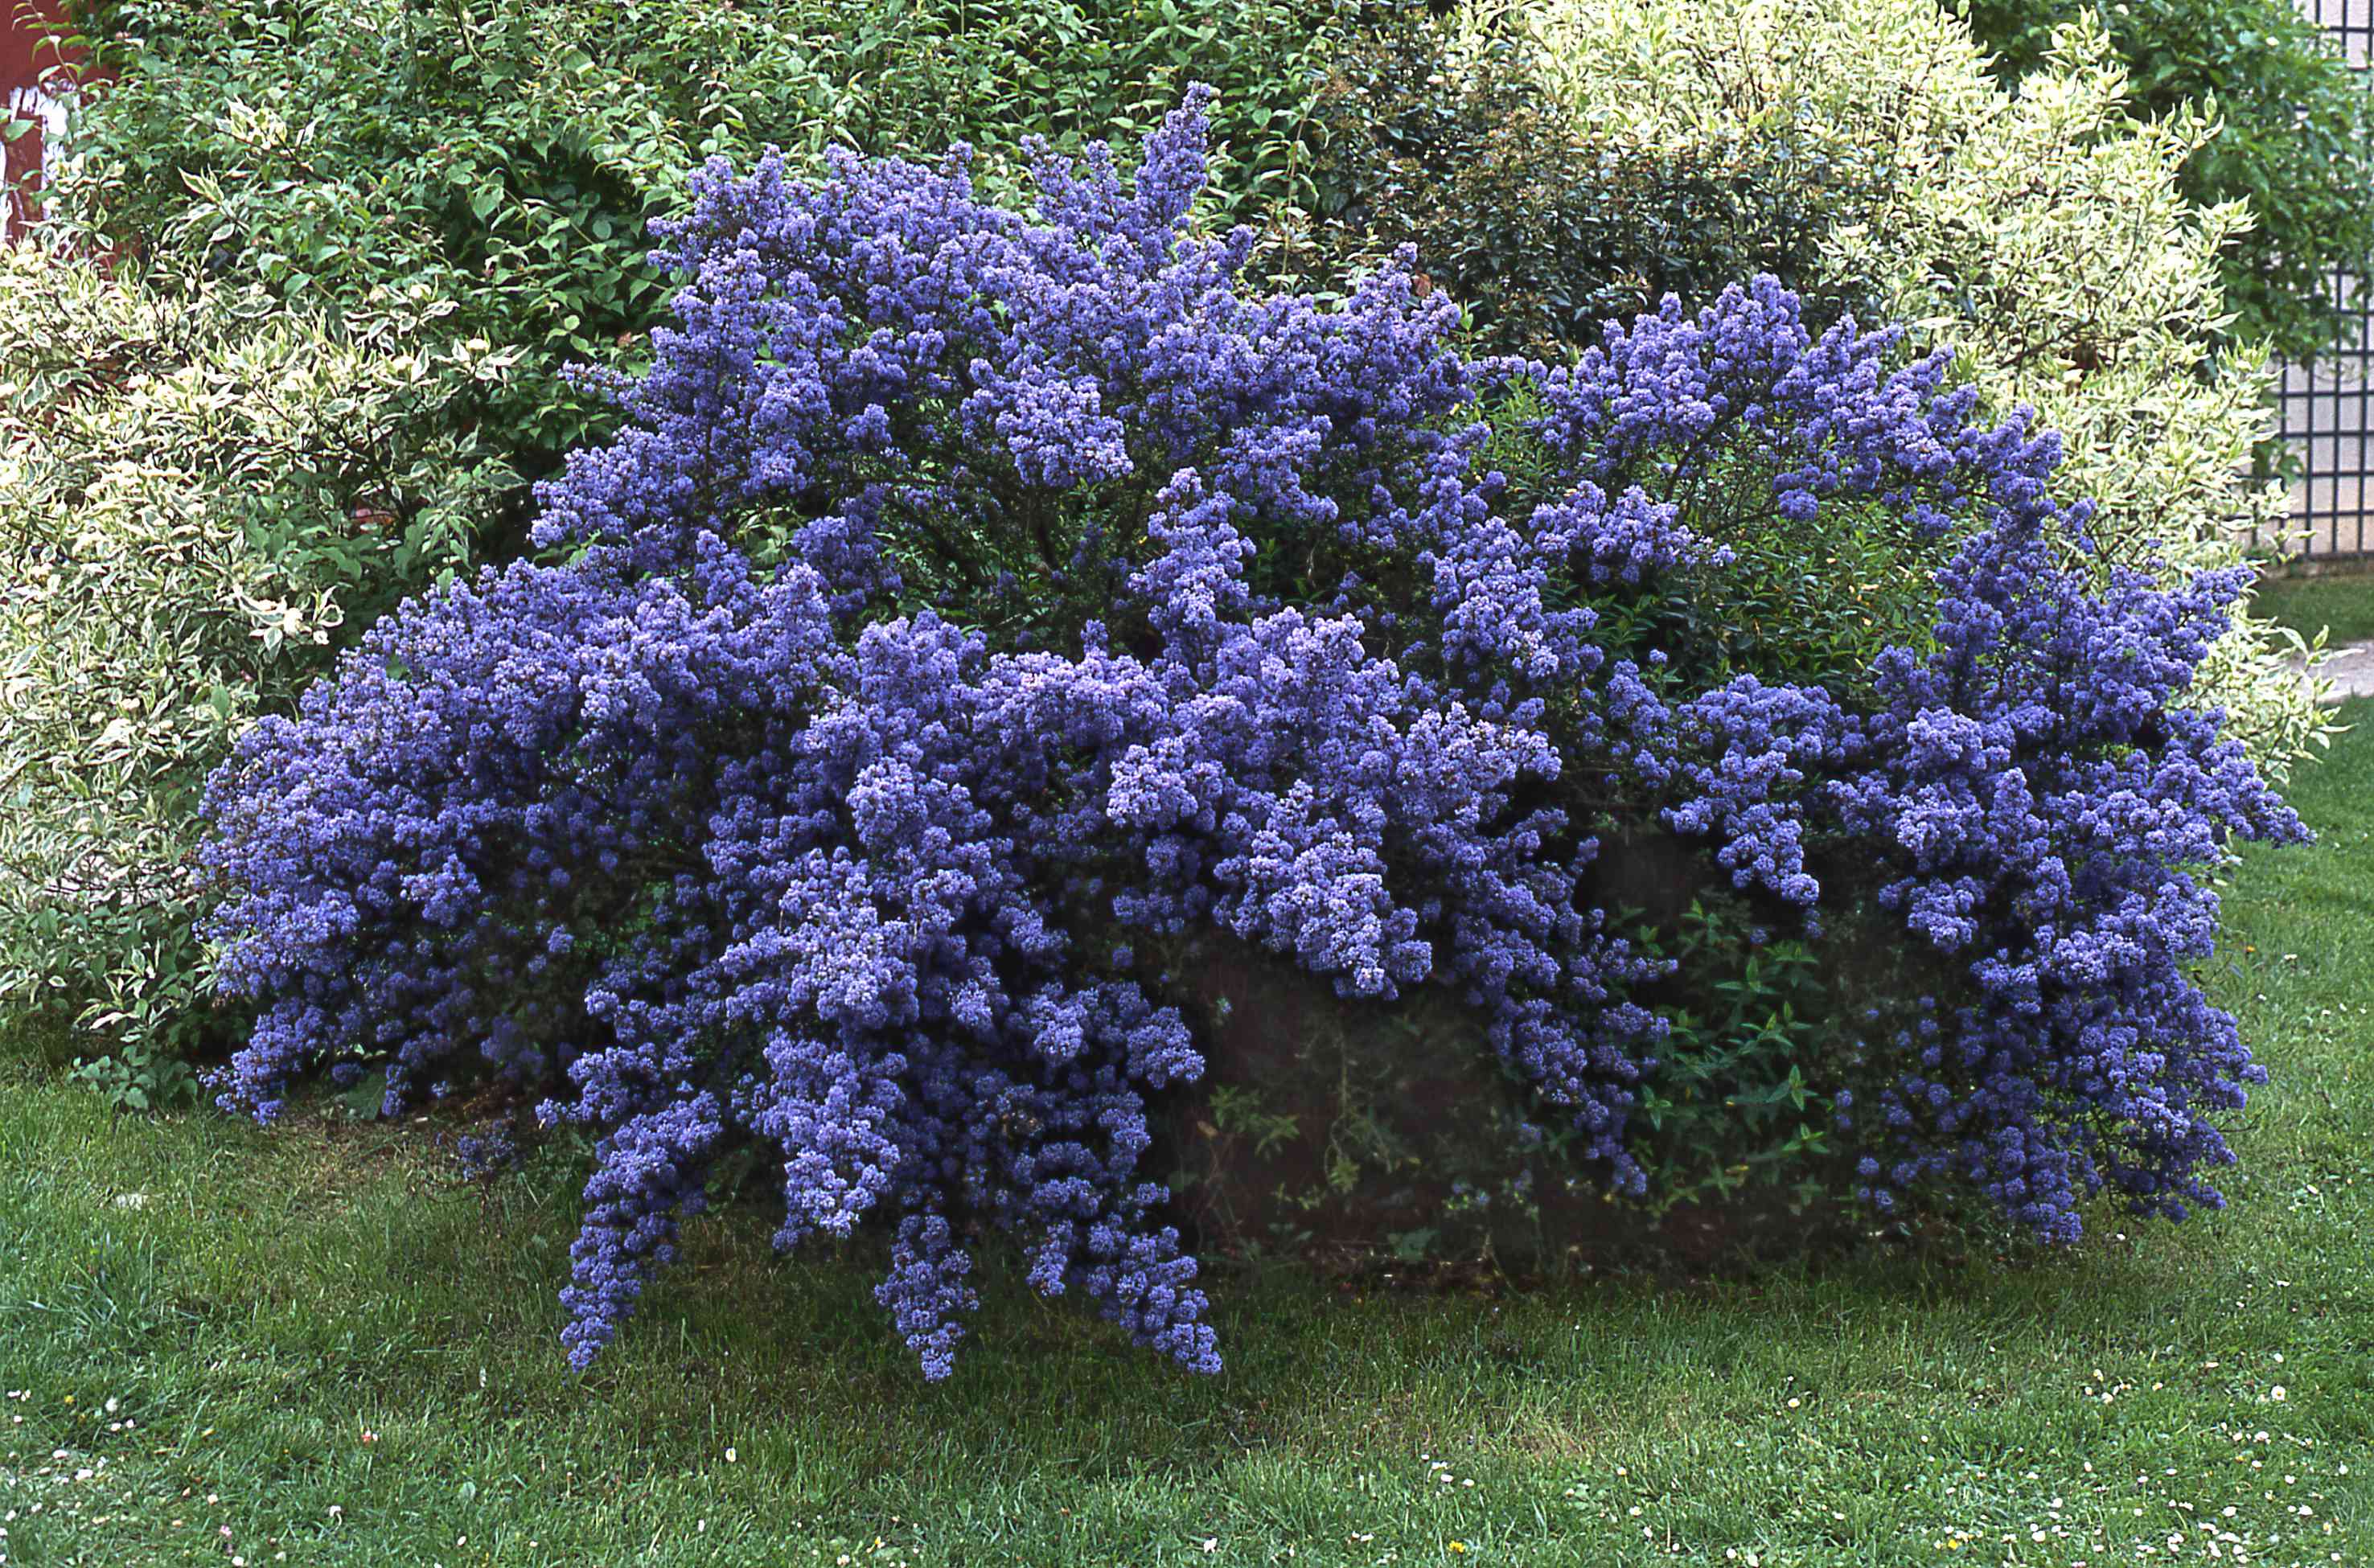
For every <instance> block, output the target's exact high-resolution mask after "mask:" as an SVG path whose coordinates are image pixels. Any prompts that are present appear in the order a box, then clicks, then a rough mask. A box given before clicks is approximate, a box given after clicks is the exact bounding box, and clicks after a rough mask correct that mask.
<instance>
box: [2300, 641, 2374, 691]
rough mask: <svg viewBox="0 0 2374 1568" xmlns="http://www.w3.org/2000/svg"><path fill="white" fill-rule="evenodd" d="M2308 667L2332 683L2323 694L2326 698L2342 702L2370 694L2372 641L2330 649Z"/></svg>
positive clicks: (2373, 672)
mask: <svg viewBox="0 0 2374 1568" xmlns="http://www.w3.org/2000/svg"><path fill="white" fill-rule="evenodd" d="M2312 668H2313V669H2314V670H2315V671H2316V673H2317V674H2319V675H2321V676H2322V677H2323V678H2324V679H2325V680H2328V681H2330V682H2332V683H2333V689H2332V690H2331V691H2329V692H2327V693H2326V694H2325V698H2324V700H2325V701H2327V702H2342V701H2345V700H2347V699H2348V698H2350V697H2353V696H2374V642H2360V643H2356V644H2353V645H2351V646H2350V647H2347V648H2338V649H2333V651H2332V652H2330V653H2327V654H2326V655H2325V656H2324V657H2323V658H2321V659H2320V660H2318V661H2316V663H2315V664H2314V665H2313V666H2312Z"/></svg>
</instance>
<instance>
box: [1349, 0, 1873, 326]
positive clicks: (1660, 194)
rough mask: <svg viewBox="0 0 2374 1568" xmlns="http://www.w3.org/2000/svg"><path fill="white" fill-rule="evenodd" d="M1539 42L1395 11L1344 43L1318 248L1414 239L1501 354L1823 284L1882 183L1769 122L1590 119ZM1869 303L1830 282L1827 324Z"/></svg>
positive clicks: (1368, 256)
mask: <svg viewBox="0 0 2374 1568" xmlns="http://www.w3.org/2000/svg"><path fill="white" fill-rule="evenodd" d="M1536 55H1537V49H1536V46H1535V45H1534V42H1533V41H1531V40H1530V39H1527V38H1525V37H1523V36H1522V35H1520V34H1518V33H1516V32H1514V31H1510V30H1491V31H1483V30H1478V31H1476V32H1475V33H1473V34H1472V35H1471V34H1466V33H1463V31H1462V30H1461V29H1458V28H1456V27H1454V26H1452V25H1450V24H1446V23H1443V22H1441V21H1439V20H1437V19H1435V18H1432V17H1431V16H1430V15H1428V14H1427V13H1425V12H1422V11H1421V12H1418V13H1416V14H1410V13H1395V14H1393V15H1392V16H1390V17H1388V18H1385V19H1384V20H1382V21H1381V22H1378V23H1376V24H1374V25H1372V26H1370V27H1369V28H1366V29H1362V30H1361V31H1360V32H1359V33H1358V34H1357V36H1356V37H1354V38H1353V39H1351V40H1349V41H1346V44H1345V45H1344V46H1343V47H1342V48H1341V49H1340V50H1339V51H1338V53H1337V56H1336V65H1335V70H1334V74H1333V75H1332V76H1331V77H1330V80H1329V88H1328V92H1327V95H1326V97H1325V99H1324V100H1323V102H1322V110H1321V123H1322V126H1323V128H1324V131H1325V137H1324V148H1325V152H1324V156H1323V158H1322V161H1321V164H1320V170H1319V178H1318V190H1317V199H1318V216H1319V222H1318V223H1317V225H1316V226H1315V233H1316V234H1317V236H1318V249H1319V251H1320V252H1321V254H1322V257H1323V258H1324V259H1325V261H1326V262H1327V263H1330V264H1331V266H1332V267H1333V268H1334V270H1338V271H1341V270H1343V269H1344V268H1346V266H1357V265H1359V264H1360V263H1363V262H1373V261H1374V260H1375V259H1377V258H1379V257H1381V255H1382V254H1384V253H1385V252H1388V251H1390V250H1391V249H1392V248H1393V247H1394V246H1396V245H1401V244H1405V243H1406V244H1415V245H1416V246H1417V248H1418V253H1419V262H1420V264H1421V266H1422V267H1423V268H1424V270H1425V272H1426V275H1428V277H1429V278H1431V279H1433V280H1434V281H1436V282H1437V283H1440V284H1441V285H1442V286H1443V287H1447V288H1448V289H1450V290H1451V294H1452V296H1453V297H1454V298H1457V299H1458V300H1459V301H1460V303H1461V304H1462V305H1463V306H1464V307H1465V308H1466V309H1467V310H1468V312H1469V315H1470V319H1471V321H1472V322H1473V323H1474V325H1475V327H1476V329H1477V330H1478V332H1479V333H1480V335H1481V336H1482V338H1483V340H1484V341H1485V342H1486V343H1487V345H1490V346H1492V347H1494V348H1498V349H1506V350H1510V351H1512V352H1521V353H1526V354H1534V355H1540V356H1544V357H1552V358H1556V357H1563V354H1564V353H1565V351H1566V346H1567V345H1574V344H1578V343H1589V342H1592V341H1594V340H1595V339H1596V338H1597V336H1598V333H1599V328H1600V324H1601V323H1602V322H1608V321H1616V320H1626V319H1628V318H1630V317H1631V316H1633V315H1636V314H1638V313H1639V312H1640V311H1642V310H1653V309H1655V308H1656V306H1657V304H1658V302H1659V301H1661V300H1662V299H1663V298H1664V297H1665V296H1666V295H1668V294H1678V295H1680V296H1681V297H1682V298H1683V299H1685V300H1686V301H1687V302H1689V303H1691V304H1693V305H1696V304H1700V303H1704V302H1706V301H1708V300H1710V299H1712V298H1714V297H1715V296H1716V295H1718V294H1720V293H1721V292H1722V289H1723V287H1724V286H1725V285H1727V284H1732V283H1736V282H1738V281H1740V280H1741V279H1743V278H1747V277H1752V276H1754V275H1757V274H1759V273H1771V274H1774V275H1779V276H1782V277H1786V278H1790V279H1792V280H1793V281H1797V282H1801V283H1804V284H1807V285H1816V284H1817V283H1818V282H1819V281H1820V280H1818V279H1817V277H1816V273H1817V269H1816V261H1817V259H1818V256H1819V247H1820V244H1821V241H1822V239H1823V237H1824V235H1826V234H1827V233H1828V229H1829V227H1830V225H1831V224H1832V223H1833V222H1835V221H1836V220H1837V216H1838V215H1839V213H1840V212H1842V211H1849V210H1853V209H1858V208H1860V207H1862V206H1863V205H1867V204H1868V196H1867V194H1866V193H1864V192H1863V189H1862V187H1863V183H1864V181H1866V180H1867V178H1868V177H1869V175H1870V173H1871V172H1872V171H1871V170H1868V169H1866V168H1864V167H1862V166H1861V165H1859V164H1858V162H1857V161H1856V159H1855V158H1853V157H1852V156H1851V149H1850V151H1849V153H1848V155H1846V156H1832V153H1833V149H1831V148H1828V147H1826V146H1796V145H1792V141H1791V140H1790V139H1789V138H1787V137H1785V136H1782V135H1777V134H1775V133H1774V131H1773V130H1772V129H1771V128H1769V127H1766V126H1757V125H1743V126H1737V127H1726V128H1725V129H1726V132H1727V133H1728V134H1726V135H1724V136H1722V137H1721V138H1710V139H1708V140H1704V141H1700V142H1697V143H1692V144H1679V143H1663V144H1661V143H1657V142H1653V141H1650V140H1648V139H1645V138H1638V137H1632V136H1628V135H1621V134H1611V133H1608V132H1605V131H1603V130H1600V129H1597V128H1594V127H1592V126H1589V125H1583V124H1578V123H1575V122H1574V121H1573V120H1572V118H1571V117H1570V116H1569V115H1568V114H1567V113H1565V112H1564V110H1563V107H1562V105H1561V103H1560V101H1559V100H1558V99H1557V97H1556V96H1555V95H1554V94H1553V93H1552V92H1551V91H1550V90H1549V89H1548V88H1547V87H1546V86H1545V82H1544V80H1543V75H1542V71H1541V62H1540V61H1539V60H1538V59H1537V58H1536ZM1850 303H1851V301H1850V299H1849V298H1847V296H1845V295H1844V294H1841V293H1839V292H1838V291H1836V290H1830V291H1828V292H1824V291H1822V290H1821V289H1819V288H1818V287H1816V288H1814V290H1813V291H1812V292H1811V293H1810V294H1809V297H1808V299H1807V304H1808V307H1809V310H1810V313H1811V314H1812V316H1813V317H1814V318H1815V319H1816V321H1827V320H1828V319H1830V318H1832V317H1834V316H1835V315H1837V314H1838V312H1839V310H1840V309H1841V308H1843V307H1846V306H1847V305H1849V304H1850Z"/></svg>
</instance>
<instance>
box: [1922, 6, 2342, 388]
mask: <svg viewBox="0 0 2374 1568" xmlns="http://www.w3.org/2000/svg"><path fill="white" fill-rule="evenodd" d="M1957 8H1958V9H1961V10H1962V12H1963V14H1964V15H1965V16H1966V17H1967V18H1969V24H1970V31H1971V33H1972V34H1973V35H1974V36H1975V37H1976V39H1977V40H1978V42H1979V43H1980V46H1981V47H1983V48H1984V49H1986V50H1987V51H1988V52H1989V53H1992V55H1993V56H1994V57H1995V59H1994V65H1993V69H1994V71H1995V72H1996V74H1997V75H1998V76H2001V77H2002V78H2003V79H2004V80H2005V81H2007V82H2010V83H2013V84H2016V83H2018V82H2019V81H2021V80H2022V79H2024V78H2025V77H2027V76H2029V75H2030V74H2032V73H2034V72H2036V71H2039V70H2050V69H2051V68H2052V67H2051V61H2052V56H2053V51H2054V48H2055V44H2054V34H2055V32H2056V30H2057V29H2059V28H2060V27H2061V26H2062V25H2063V23H2065V22H2068V21H2071V20H2074V19H2075V18H2079V17H2081V16H2082V17H2085V18H2089V19H2091V20H2092V21H2094V22H2095V23H2096V24H2097V25H2098V26H2099V27H2100V28H2101V29H2103V30H2104V31H2105V32H2106V33H2107V34H2108V35H2109V37H2110V42H2111V45H2112V47H2113V48H2114V49H2115V50H2116V51H2117V55H2118V58H2119V60H2120V61H2121V64H2124V65H2125V67H2126V73H2127V91H2128V98H2127V103H2126V109H2127V112H2128V113H2129V114H2130V115H2131V116H2133V118H2135V119H2138V120H2147V119H2165V118H2168V117H2171V116H2176V115H2180V114H2182V113H2183V112H2185V111H2186V110H2187V109H2188V108H2189V107H2197V108H2198V109H2200V110H2201V111H2204V113H2205V114H2207V115H2208V116H2209V117H2210V118H2211V119H2213V120H2214V121H2215V123H2216V130H2215V134H2214V135H2211V136H2210V137H2209V138H2208V139H2207V140H2206V142H2205V143H2204V145H2203V146H2201V147H2200V148H2199V150H2197V151H2196V152H2194V153H2193V154H2192V157H2190V158H2186V159H2185V161H2184V164H2183V166H2182V167H2181V168H2180V170H2178V172H2177V184H2178V188H2179V189H2180V191H2182V192H2183V193H2184V196H2185V198H2186V199H2187V200H2188V201H2190V202H2192V204H2193V205H2196V206H2202V207H2209V206H2215V205H2218V204H2220V203H2224V202H2246V203H2248V204H2249V206H2250V214H2251V224H2250V227H2249V228H2246V229H2244V230H2242V231H2241V232H2239V233H2238V234H2236V235H2235V236H2234V237H2233V238H2232V239H2231V240H2229V241H2228V242H2227V246H2226V248H2225V252H2224V253H2223V255H2222V256H2221V258H2220V266H2219V271H2218V282H2219V285H2220V292H2221V293H2222V294H2223V295H2224V297H2225V301H2226V306H2227V310H2230V311H2232V312H2233V317H2234V319H2233V322H2232V324H2231V325H2230V326H2228V327H2227V329H2226V331H2227V334H2228V335H2229V336H2230V337H2232V338H2233V339H2234V340H2235V341H2237V342H2240V343H2262V342H2263V343H2268V344H2271V345H2273V346H2274V351H2275V353H2276V354H2277V355H2278V356H2280V357H2284V358H2287V359H2292V360H2296V361H2298V362H2301V363H2307V362H2309V361H2311V360H2314V359H2316V358H2318V357H2321V355H2323V354H2324V353H2325V352H2326V351H2327V350H2329V349H2330V348H2331V347H2332V345H2333V334H2334V331H2335V328H2336V326H2337V325H2338V324H2339V322H2337V321H2336V318H2335V314H2334V311H2333V298H2332V289H2333V271H2334V269H2335V268H2340V269H2343V270H2345V271H2346V272H2348V273H2349V274H2351V275H2354V276H2356V277H2364V276H2366V275H2368V273H2369V271H2374V265H2369V263H2374V98H2369V97H2368V90H2367V85H2366V83H2365V81H2364V80H2363V79H2361V77H2360V76H2359V75H2358V73H2356V71H2354V70H2352V69H2351V68H2350V66H2349V63H2348V61H2347V60H2346V58H2345V57H2344V55H2343V54H2342V52H2341V49H2340V46H2339V44H2338V43H2337V42H2336V41H2334V40H2333V37H2332V35H2331V34H2330V33H2328V32H2327V31H2326V30H2325V29H2323V28H2322V27H2320V26H2319V25H2317V24H2316V23H2315V22H2312V21H2310V20H2309V19H2308V18H2306V17H2304V16H2302V15H2301V14H2300V12H2299V9H2298V6H2293V5H2291V4H2289V3H2288V0H2121V3H2120V4H2117V5H2111V6H2102V5H2093V4H2062V3H2059V0H2046V3H2044V4H2035V3H2032V0H1968V4H1967V5H1965V6H1957Z"/></svg>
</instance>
